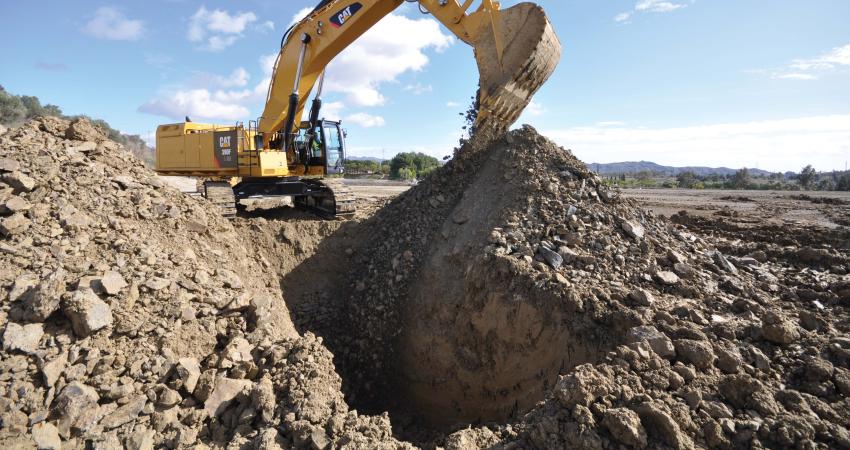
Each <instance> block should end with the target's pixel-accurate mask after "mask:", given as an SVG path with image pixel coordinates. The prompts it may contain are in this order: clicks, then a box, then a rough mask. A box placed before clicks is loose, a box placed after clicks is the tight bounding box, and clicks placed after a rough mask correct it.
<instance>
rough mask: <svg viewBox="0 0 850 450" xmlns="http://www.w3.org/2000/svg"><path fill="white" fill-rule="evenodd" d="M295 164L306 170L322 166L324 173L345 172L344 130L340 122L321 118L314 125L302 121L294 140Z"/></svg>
mask: <svg viewBox="0 0 850 450" xmlns="http://www.w3.org/2000/svg"><path fill="white" fill-rule="evenodd" d="M294 147H295V148H294V152H293V153H294V155H293V156H294V157H295V161H294V163H295V165H305V166H308V167H309V169H308V172H315V171H316V169H317V168H323V169H324V172H325V174H326V175H338V174H343V173H345V131H344V130H343V129H342V123H341V122H334V121H332V120H321V121H319V122H318V123H317V125H316V126H315V127H311V126H310V122H302V123H301V127H300V128H299V129H298V134H297V135H296V136H295V140H294Z"/></svg>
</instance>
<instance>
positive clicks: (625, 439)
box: [602, 408, 646, 448]
mask: <svg viewBox="0 0 850 450" xmlns="http://www.w3.org/2000/svg"><path fill="white" fill-rule="evenodd" d="M602 425H603V426H605V428H607V429H608V432H609V433H611V436H612V437H613V438H614V439H615V440H616V441H617V442H620V443H622V444H625V445H627V446H629V447H632V448H644V447H646V430H644V428H643V425H641V423H640V417H639V416H638V415H637V413H636V412H634V411H632V410H630V409H627V408H610V409H608V410H606V411H605V414H603V418H602Z"/></svg>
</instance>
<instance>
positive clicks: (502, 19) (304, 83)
mask: <svg viewBox="0 0 850 450" xmlns="http://www.w3.org/2000/svg"><path fill="white" fill-rule="evenodd" d="M402 3H404V0H357V1H353V0H324V1H322V2H321V3H319V5H318V6H317V7H316V8H315V9H314V10H313V11H312V12H311V13H310V14H308V15H307V17H305V18H304V19H302V20H301V21H300V22H298V23H297V24H295V25H294V26H293V27H292V28H291V29H290V30H289V31H288V32H287V34H286V36H284V40H283V42H282V46H281V49H280V53H279V55H278V58H277V62H276V63H275V69H274V74H273V76H272V80H271V83H270V86H269V92H268V98H267V101H266V105H265V110H264V112H263V115H262V117H261V119H260V123H259V131H260V133H262V134H263V136H264V146H265V147H266V148H269V144H270V141H271V140H272V136H273V135H274V134H275V133H280V132H283V133H284V135H285V136H287V138H288V136H290V135H291V132H292V130H293V127H294V124H298V123H300V122H301V118H302V116H303V115H304V110H305V108H306V104H307V96H308V94H309V93H310V91H311V90H313V88H314V86H315V85H316V83H317V81H318V80H319V79H320V77H321V76H322V74H323V72H324V70H325V68H326V67H327V65H328V64H329V63H330V62H331V61H332V60H333V58H334V57H335V56H336V55H338V54H339V53H341V52H342V51H343V50H344V49H345V48H346V47H348V46H349V45H350V44H351V43H353V42H354V41H356V40H357V39H358V38H359V37H360V36H362V35H363V33H365V32H366V31H368V30H369V29H370V28H372V27H373V26H374V25H375V24H376V23H377V22H378V21H380V20H381V19H382V18H383V17H385V16H386V15H388V14H389V13H391V12H392V11H394V10H395V9H396V8H398V7H399V6H401V4H402ZM472 3H473V0H464V3H463V4H460V3H459V2H458V0H419V5H420V7H421V8H422V9H424V10H426V11H428V12H429V13H431V14H433V16H434V17H435V18H436V19H437V20H439V21H440V22H441V23H442V24H443V25H445V26H446V27H447V28H448V29H449V30H451V31H452V33H454V34H455V35H456V36H457V37H458V39H460V40H461V41H463V42H466V43H467V44H469V45H471V46H472V47H473V49H474V51H475V58H476V61H477V63H478V68H479V72H480V82H479V98H478V100H479V102H478V104H479V108H478V119H477V121H478V123H477V126H478V127H482V126H487V127H490V128H493V129H496V130H498V129H505V128H507V127H509V126H510V125H511V124H512V123H513V122H515V121H516V120H517V119H518V118H519V115H520V114H521V113H522V111H523V110H524V109H525V107H526V106H527V105H528V103H529V102H530V100H531V97H532V96H533V95H534V93H535V92H536V91H537V90H538V89H539V88H540V86H541V85H542V84H543V83H544V82H545V81H546V80H547V79H548V78H549V76H550V75H551V74H552V72H554V70H555V67H556V66H557V64H558V61H559V60H560V55H561V45H560V42H559V41H558V38H557V36H556V35H555V33H554V31H553V29H552V26H551V24H550V23H549V20H548V19H547V18H546V15H545V13H544V12H543V9H542V8H540V7H539V6H538V5H536V4H533V3H520V4H518V5H516V6H513V7H511V8H508V9H505V10H500V4H499V2H497V1H494V0H482V2H481V5H480V6H479V8H478V9H477V10H476V11H474V12H472V13H469V14H468V13H467V12H468V10H469V9H470V7H471V6H472ZM399 39H403V37H401V36H400V37H399ZM284 142H285V141H284ZM284 145H285V144H284Z"/></svg>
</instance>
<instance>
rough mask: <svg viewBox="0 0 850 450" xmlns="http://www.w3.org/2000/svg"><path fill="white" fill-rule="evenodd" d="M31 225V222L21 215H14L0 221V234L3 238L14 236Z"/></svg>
mask: <svg viewBox="0 0 850 450" xmlns="http://www.w3.org/2000/svg"><path fill="white" fill-rule="evenodd" d="M30 225H32V222H31V221H30V220H29V219H27V217H26V216H25V215H23V214H21V213H15V214H13V215H11V216H9V217H6V218H4V219H2V220H0V234H2V235H5V236H14V235H16V234H20V233H23V232H24V231H27V230H28V229H29V228H30Z"/></svg>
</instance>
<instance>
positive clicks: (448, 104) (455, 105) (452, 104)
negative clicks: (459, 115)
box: [446, 102, 460, 108]
mask: <svg viewBox="0 0 850 450" xmlns="http://www.w3.org/2000/svg"><path fill="white" fill-rule="evenodd" d="M446 107H447V108H458V107H460V103H458V102H446Z"/></svg>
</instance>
